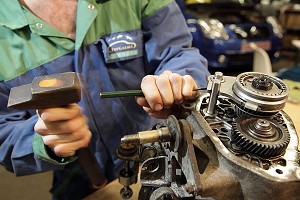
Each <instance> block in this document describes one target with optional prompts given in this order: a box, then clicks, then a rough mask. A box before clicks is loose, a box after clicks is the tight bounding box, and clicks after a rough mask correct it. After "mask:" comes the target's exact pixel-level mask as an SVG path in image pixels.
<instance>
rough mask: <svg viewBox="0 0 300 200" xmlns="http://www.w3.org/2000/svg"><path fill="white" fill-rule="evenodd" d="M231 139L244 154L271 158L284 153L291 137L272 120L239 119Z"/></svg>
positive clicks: (236, 121)
mask: <svg viewBox="0 0 300 200" xmlns="http://www.w3.org/2000/svg"><path fill="white" fill-rule="evenodd" d="M231 139H232V142H233V143H235V144H236V145H237V146H239V147H240V150H241V151H242V152H244V153H251V154H255V155H257V156H259V157H262V158H270V157H276V156H279V155H282V154H283V153H284V151H285V150H286V148H287V146H288V144H289V141H290V135H289V133H288V131H287V129H286V128H284V127H283V126H282V125H281V124H279V123H278V122H276V121H273V120H272V119H267V118H237V119H236V120H235V121H234V122H233V124H232V132H231Z"/></svg>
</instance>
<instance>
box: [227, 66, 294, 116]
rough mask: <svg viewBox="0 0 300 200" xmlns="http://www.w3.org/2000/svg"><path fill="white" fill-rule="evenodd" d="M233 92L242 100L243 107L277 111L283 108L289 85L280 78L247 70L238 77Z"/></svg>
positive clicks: (262, 111) (255, 110)
mask: <svg viewBox="0 0 300 200" xmlns="http://www.w3.org/2000/svg"><path fill="white" fill-rule="evenodd" d="M232 91H233V93H234V94H235V95H236V96H237V97H238V98H239V99H241V100H242V101H244V104H241V105H240V107H241V108H242V109H248V110H249V108H251V109H252V112H254V113H256V112H257V114H258V115H260V114H261V113H277V112H278V111H280V110H282V109H283V107H284V105H285V102H286V100H287V96H288V92H289V90H288V87H287V85H286V84H285V83H284V82H283V81H282V80H280V79H279V78H276V77H272V76H270V75H267V74H262V73H258V72H245V73H242V74H240V75H238V76H237V77H236V81H235V83H234V84H233V87H232Z"/></svg>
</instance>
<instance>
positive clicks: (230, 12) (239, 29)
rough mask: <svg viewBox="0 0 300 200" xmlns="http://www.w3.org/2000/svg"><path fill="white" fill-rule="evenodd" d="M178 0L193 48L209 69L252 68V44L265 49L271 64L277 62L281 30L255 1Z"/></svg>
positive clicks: (280, 44) (280, 43)
mask: <svg viewBox="0 0 300 200" xmlns="http://www.w3.org/2000/svg"><path fill="white" fill-rule="evenodd" d="M176 1H177V3H178V4H179V6H180V7H181V9H182V11H183V14H184V16H185V18H186V21H187V24H188V26H189V28H190V31H191V33H192V35H193V46H194V47H197V48H198V49H199V50H200V52H201V54H202V55H203V56H205V57H206V58H207V60H208V65H209V69H217V70H220V69H228V68H233V67H245V68H246V67H251V66H252V64H253V51H252V49H251V48H250V46H249V44H250V43H251V42H254V43H256V45H257V46H259V47H261V48H263V49H265V50H266V51H267V52H268V54H269V56H270V58H271V61H272V62H274V61H276V60H278V57H279V55H280V50H281V47H282V30H281V27H280V25H279V24H278V23H277V20H276V18H275V17H273V16H263V15H262V14H261V13H260V12H259V11H258V10H257V9H255V3H254V2H250V1H247V2H246V1H240V0H186V1H183V0H176ZM240 2H243V3H240ZM245 70H246V69H245ZM247 70H248V69H247Z"/></svg>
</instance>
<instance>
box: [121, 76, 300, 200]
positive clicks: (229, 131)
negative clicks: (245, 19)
mask: <svg viewBox="0 0 300 200" xmlns="http://www.w3.org/2000/svg"><path fill="white" fill-rule="evenodd" d="M208 82H209V83H208V87H207V89H206V90H205V91H203V92H202V93H201V95H200V96H199V97H198V98H197V99H196V100H195V101H193V102H186V103H184V104H183V105H182V112H181V114H180V117H175V116H170V117H169V118H168V119H167V120H166V123H164V124H157V125H156V127H155V128H153V130H147V131H142V132H139V133H137V134H132V135H126V136H124V137H123V138H122V139H121V143H120V146H119V148H118V150H117V156H118V157H119V158H120V159H122V160H124V161H125V163H126V164H125V166H124V168H123V169H122V170H121V171H120V175H119V182H120V184H122V185H123V188H122V190H121V191H120V195H121V197H122V198H123V199H129V198H130V197H131V196H132V193H133V191H132V190H131V188H130V185H132V184H134V183H136V182H137V180H138V176H139V181H140V183H141V189H140V191H139V195H138V196H139V197H138V198H139V200H144V199H150V200H158V199H175V200H176V199H199V200H200V199H230V200H234V199H238V200H240V199H260V200H264V199H287V198H288V199H299V197H300V190H299V188H300V166H299V151H298V136H297V133H296V130H295V127H294V125H293V123H292V120H291V119H290V118H289V116H288V115H287V114H286V113H285V112H284V111H283V108H284V106H285V103H286V101H287V98H288V93H289V91H288V87H287V85H286V84H285V83H284V82H283V81H282V80H280V79H278V78H276V77H273V76H270V75H267V74H262V73H258V72H245V73H242V74H239V75H238V76H237V77H233V76H224V75H223V74H222V73H221V72H216V73H215V74H214V75H212V76H210V77H209V78H208Z"/></svg>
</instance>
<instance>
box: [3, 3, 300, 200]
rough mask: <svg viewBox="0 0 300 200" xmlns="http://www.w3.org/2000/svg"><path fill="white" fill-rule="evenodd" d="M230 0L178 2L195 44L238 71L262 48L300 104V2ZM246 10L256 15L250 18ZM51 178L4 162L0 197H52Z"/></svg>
mask: <svg viewBox="0 0 300 200" xmlns="http://www.w3.org/2000/svg"><path fill="white" fill-rule="evenodd" d="M222 2H224V3H222ZM228 2H229V1H228V0H226V1H225V0H223V1H222V0H186V1H183V0H177V3H178V4H179V5H180V7H181V9H182V11H183V13H184V15H185V17H186V19H187V24H188V26H189V28H190V30H191V32H192V34H193V37H194V40H193V46H195V47H197V48H199V49H200V51H201V53H202V54H203V55H204V56H205V57H206V58H207V59H208V65H209V70H210V72H211V73H214V72H215V71H221V72H223V73H224V75H237V74H239V73H241V72H245V71H252V70H253V69H255V62H254V60H255V57H254V56H253V55H254V54H253V52H254V51H256V49H257V48H260V49H263V51H264V52H266V53H267V54H263V55H264V59H267V61H261V62H260V63H264V65H261V66H259V67H260V68H266V70H271V71H272V73H273V74H274V75H276V76H278V77H280V78H282V79H286V80H287V81H288V83H287V84H289V85H290V86H291V87H293V89H292V90H291V94H290V101H292V102H293V103H295V104H298V106H299V107H300V103H299V102H300V94H299V91H300V90H299V88H300V64H299V58H300V55H299V52H300V1H299V0H298V1H292V0H281V1H279V0H278V1H275V0H261V1H259V0H255V1H254V0H253V1H251V2H252V3H253V4H251V5H250V4H249V2H250V1H237V0H236V2H247V3H243V4H242V5H241V6H242V7H240V8H239V9H235V8H233V7H231V9H232V10H231V12H228V13H229V14H228V15H226V12H225V10H228V9H229V8H228V6H226V5H227V4H228ZM221 11H222V12H221ZM233 11H241V12H243V13H239V14H236V13H235V12H233ZM245 13H246V14H247V16H251V17H248V18H251V19H246V18H245V16H243V15H244V14H245ZM204 14H205V16H206V18H204V17H203V16H204ZM207 16H209V17H210V18H211V19H212V20H209V19H207ZM248 27H250V28H248ZM270 27H271V29H272V31H270ZM253 44H254V46H253ZM266 55H267V57H266ZM260 59H262V58H260ZM268 61H270V62H269V65H268ZM51 181H52V173H51V172H46V173H42V174H37V175H31V176H25V177H15V175H14V174H12V173H9V172H7V171H6V170H5V169H4V168H3V167H2V166H0V200H2V199H3V200H17V199H22V200H35V199H39V200H44V199H45V200H46V199H51V195H50V193H49V189H50V188H51Z"/></svg>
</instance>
